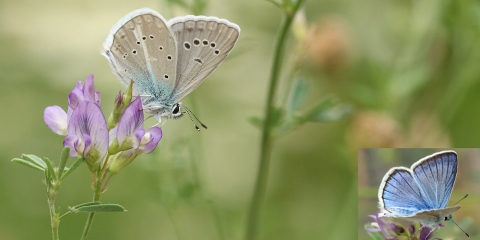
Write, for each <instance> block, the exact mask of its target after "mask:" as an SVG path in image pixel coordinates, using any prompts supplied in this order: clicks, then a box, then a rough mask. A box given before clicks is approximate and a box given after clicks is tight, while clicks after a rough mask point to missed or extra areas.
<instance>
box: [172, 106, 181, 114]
mask: <svg viewBox="0 0 480 240" xmlns="http://www.w3.org/2000/svg"><path fill="white" fill-rule="evenodd" d="M178 112H180V106H178V104H176V105H175V107H174V108H173V111H172V113H173V114H177V113H178Z"/></svg>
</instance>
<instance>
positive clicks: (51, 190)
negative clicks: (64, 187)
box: [47, 179, 60, 240]
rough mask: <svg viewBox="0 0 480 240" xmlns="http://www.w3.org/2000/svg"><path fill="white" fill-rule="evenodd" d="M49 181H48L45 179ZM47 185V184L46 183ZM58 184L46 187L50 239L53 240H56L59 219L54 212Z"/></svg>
mask: <svg viewBox="0 0 480 240" xmlns="http://www.w3.org/2000/svg"><path fill="white" fill-rule="evenodd" d="M47 181H49V179H47ZM47 184H48V183H47ZM59 185H60V182H58V181H56V182H55V184H54V185H53V186H52V185H50V186H49V187H47V199H48V208H49V210H50V224H51V226H52V238H53V240H58V239H59V238H58V227H59V225H60V219H59V217H58V214H57V213H56V212H55V199H56V196H57V192H58V186H59Z"/></svg>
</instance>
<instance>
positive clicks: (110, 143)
mask: <svg viewBox="0 0 480 240" xmlns="http://www.w3.org/2000/svg"><path fill="white" fill-rule="evenodd" d="M93 84H94V81H93V75H90V76H88V77H87V78H86V79H85V84H82V81H78V82H77V85H76V86H75V88H74V89H73V91H72V92H71V93H70V94H69V95H68V110H67V112H65V111H64V110H63V109H62V108H60V107H59V106H50V107H47V108H46V109H45V112H44V120H45V123H46V124H47V126H48V127H49V128H50V129H51V130H52V131H53V132H54V133H56V134H59V135H63V136H66V137H65V140H64V142H63V144H64V146H65V147H67V146H68V147H70V149H71V150H70V156H77V157H82V158H85V162H86V163H87V165H88V167H89V169H90V170H91V171H92V172H95V171H98V170H99V169H100V168H104V167H106V168H108V171H109V172H110V173H111V174H116V173H118V172H119V171H120V170H121V169H122V168H123V167H125V166H126V165H128V164H129V163H130V162H132V161H133V159H135V158H136V157H137V156H138V155H140V154H143V153H150V152H152V151H153V150H154V149H155V148H156V146H157V144H158V142H159V141H160V139H161V138H162V130H161V129H160V128H159V127H151V128H150V129H147V130H145V129H144V128H143V121H144V117H143V110H142V102H141V99H140V97H137V98H136V99H135V100H134V101H132V102H130V101H131V99H132V97H131V91H128V93H129V94H125V95H124V96H122V94H119V95H118V96H117V98H116V100H115V108H114V113H112V116H114V117H113V119H112V121H110V120H111V119H109V122H108V123H109V124H108V125H107V121H106V119H105V117H104V115H103V112H102V110H101V108H100V103H101V101H100V93H99V92H96V91H95V89H94V87H93ZM124 106H127V107H124Z"/></svg>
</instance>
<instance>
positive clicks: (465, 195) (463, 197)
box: [453, 193, 468, 205]
mask: <svg viewBox="0 0 480 240" xmlns="http://www.w3.org/2000/svg"><path fill="white" fill-rule="evenodd" d="M467 197H468V193H467V195H465V197H463V198H462V199H460V200H458V202H456V203H455V204H453V205H457V203H459V202H460V201H462V200H463V199H465V198H467Z"/></svg>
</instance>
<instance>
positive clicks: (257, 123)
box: [248, 117, 263, 129]
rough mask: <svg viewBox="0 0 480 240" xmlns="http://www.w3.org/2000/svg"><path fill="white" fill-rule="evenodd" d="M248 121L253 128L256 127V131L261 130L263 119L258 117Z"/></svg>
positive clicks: (250, 118)
mask: <svg viewBox="0 0 480 240" xmlns="http://www.w3.org/2000/svg"><path fill="white" fill-rule="evenodd" d="M248 121H249V122H250V123H251V124H252V125H253V126H254V127H257V128H258V129H262V128H263V119H261V118H259V117H249V118H248Z"/></svg>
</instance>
